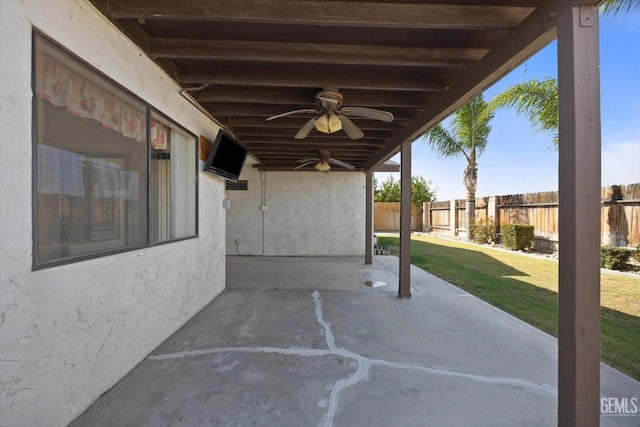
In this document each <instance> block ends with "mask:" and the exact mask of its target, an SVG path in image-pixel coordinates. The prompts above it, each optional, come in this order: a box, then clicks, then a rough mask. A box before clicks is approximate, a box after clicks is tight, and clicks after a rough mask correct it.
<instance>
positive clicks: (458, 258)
mask: <svg viewBox="0 0 640 427" xmlns="http://www.w3.org/2000/svg"><path fill="white" fill-rule="evenodd" d="M378 244H380V245H390V246H391V253H392V254H395V255H397V253H398V238H397V237H384V236H379V237H378ZM411 263H412V264H413V265H415V266H417V267H420V268H422V269H423V270H425V271H428V272H429V273H431V274H433V275H435V276H438V277H440V278H442V279H444V280H446V281H448V282H449V283H452V284H454V285H456V286H458V287H460V288H462V289H464V290H466V291H467V292H469V293H471V294H473V295H475V296H477V297H479V298H481V299H483V300H485V301H487V302H488V303H490V304H492V305H494V306H496V307H499V308H500V309H502V310H504V311H506V312H507V313H511V314H512V315H514V316H516V317H518V318H520V319H522V320H524V321H525V322H527V323H529V324H531V325H533V326H535V327H537V328H539V329H542V330H543V331H546V332H548V333H550V334H552V335H553V336H556V337H557V334H558V300H557V296H558V295H557V292H558V263H557V262H555V261H552V260H547V259H543V258H537V257H529V256H523V255H522V254H519V253H516V252H509V251H504V250H498V249H494V248H491V247H488V246H480V245H474V244H468V243H464V242H459V241H451V240H446V239H438V238H435V237H428V236H422V235H414V236H412V241H411ZM601 304H602V310H601V330H602V338H601V353H602V360H603V361H605V362H606V363H608V364H610V365H611V366H613V367H615V368H617V369H619V370H621V371H623V372H625V373H627V374H628V375H631V376H632V377H634V378H636V379H638V380H640V278H636V277H630V276H628V275H619V274H613V273H611V274H609V273H603V274H602V276H601Z"/></svg>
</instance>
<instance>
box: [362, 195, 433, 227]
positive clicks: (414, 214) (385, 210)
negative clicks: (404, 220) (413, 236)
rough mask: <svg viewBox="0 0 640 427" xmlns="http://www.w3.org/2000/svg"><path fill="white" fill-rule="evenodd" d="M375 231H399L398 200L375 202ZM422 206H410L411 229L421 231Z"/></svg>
mask: <svg viewBox="0 0 640 427" xmlns="http://www.w3.org/2000/svg"><path fill="white" fill-rule="evenodd" d="M373 229H374V230H375V231H400V202H375V203H374V207H373ZM422 229H423V226H422V207H421V206H411V230H412V231H422Z"/></svg>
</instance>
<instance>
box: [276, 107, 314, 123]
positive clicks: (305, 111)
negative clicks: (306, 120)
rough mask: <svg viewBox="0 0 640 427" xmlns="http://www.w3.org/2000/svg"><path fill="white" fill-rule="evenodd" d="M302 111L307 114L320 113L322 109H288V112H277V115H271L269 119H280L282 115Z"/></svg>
mask: <svg viewBox="0 0 640 427" xmlns="http://www.w3.org/2000/svg"><path fill="white" fill-rule="evenodd" d="M301 113H305V114H320V111H318V110H311V109H308V108H307V109H304V110H293V111H287V112H286V113H282V114H277V115H275V116H271V117H269V118H268V119H267V121H269V120H273V119H279V118H280V117H286V116H290V115H292V114H301Z"/></svg>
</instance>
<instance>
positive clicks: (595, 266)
mask: <svg viewBox="0 0 640 427" xmlns="http://www.w3.org/2000/svg"><path fill="white" fill-rule="evenodd" d="M598 64H599V44H598V11H597V9H596V8H595V7H584V8H573V9H571V10H570V11H568V12H567V13H565V14H564V15H563V16H561V17H560V18H559V20H558V88H559V98H558V105H559V116H560V129H559V130H560V132H559V141H560V144H559V145H560V147H559V181H560V182H559V221H558V231H559V244H560V251H559V258H560V265H559V291H558V305H559V307H558V310H559V314H558V426H563V427H564V426H581V427H590V426H599V425H600V404H599V403H600V157H601V154H600V150H601V147H600V146H601V142H600V73H599V65H598Z"/></svg>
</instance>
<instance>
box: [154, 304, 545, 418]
mask: <svg viewBox="0 0 640 427" xmlns="http://www.w3.org/2000/svg"><path fill="white" fill-rule="evenodd" d="M311 296H312V298H313V300H314V304H315V314H316V321H317V322H318V323H319V324H320V326H322V327H323V331H324V337H325V341H326V343H327V347H328V349H312V348H300V347H290V348H282V347H222V348H209V349H203V350H192V351H180V352H176V353H167V354H161V355H156V356H153V355H152V356H147V359H149V360H168V359H180V358H184V357H193V356H202V355H208V354H217V353H267V354H274V353H275V354H283V355H288V356H301V357H319V356H341V357H344V358H347V359H353V360H354V361H355V362H357V364H358V368H357V369H356V371H355V372H354V373H353V374H351V375H349V376H347V377H344V378H342V379H340V380H338V381H336V383H335V384H334V385H333V387H332V388H331V396H330V397H329V402H328V405H327V411H326V414H325V416H324V420H323V423H320V424H319V426H324V427H332V426H333V421H334V419H335V416H336V414H337V412H338V406H339V403H340V394H341V393H342V391H343V390H345V389H346V388H348V387H351V386H353V385H355V384H358V383H359V382H361V381H364V380H366V379H368V376H369V370H370V368H371V367H372V366H383V367H388V368H393V369H401V370H407V371H418V372H424V373H427V374H431V375H439V376H444V377H454V378H462V379H467V380H471V381H477V382H481V383H485V384H491V385H498V386H510V387H515V388H520V389H524V390H528V391H531V392H534V393H537V394H541V395H545V396H550V397H555V396H557V391H556V389H555V388H554V387H551V386H550V385H546V384H538V383H535V382H532V381H528V380H524V379H521V378H508V377H495V376H488V375H476V374H470V373H466V372H459V371H452V370H448V369H444V368H438V367H428V366H421V365H412V364H406V363H396V362H389V361H386V360H381V359H370V358H368V357H365V356H362V355H360V354H357V353H354V352H352V351H350V350H347V349H345V348H341V347H338V346H336V343H335V338H334V336H333V331H332V330H331V323H330V322H327V321H325V320H324V315H323V312H322V298H321V297H320V293H319V292H318V291H313V293H312V294H311Z"/></svg>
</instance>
